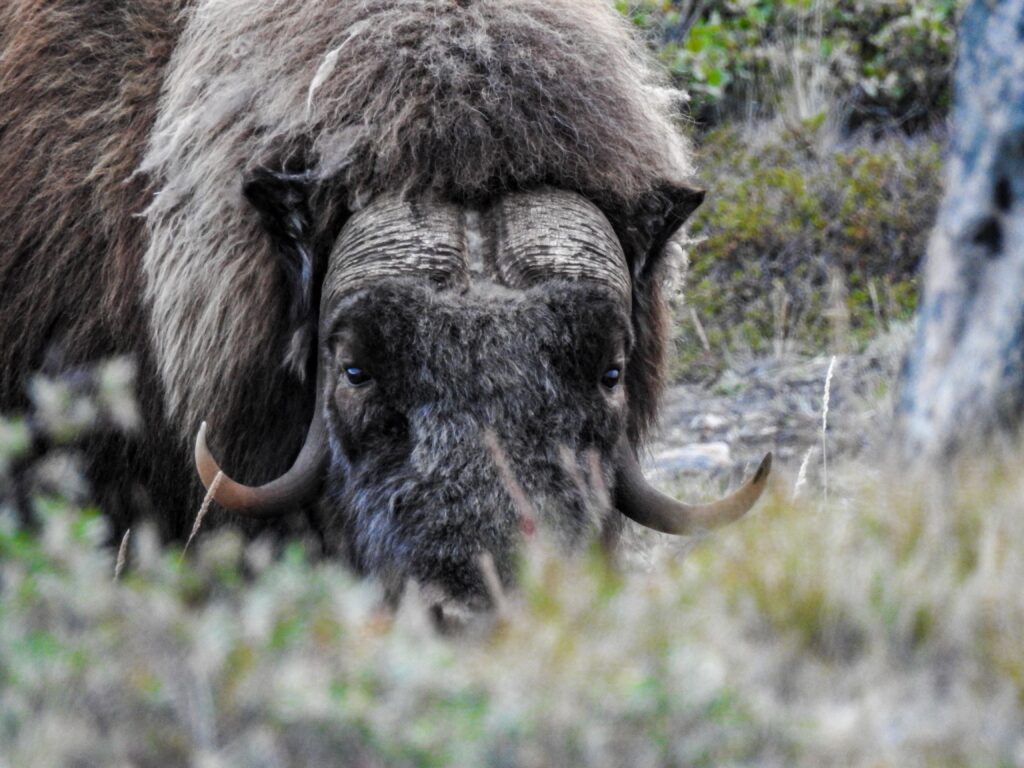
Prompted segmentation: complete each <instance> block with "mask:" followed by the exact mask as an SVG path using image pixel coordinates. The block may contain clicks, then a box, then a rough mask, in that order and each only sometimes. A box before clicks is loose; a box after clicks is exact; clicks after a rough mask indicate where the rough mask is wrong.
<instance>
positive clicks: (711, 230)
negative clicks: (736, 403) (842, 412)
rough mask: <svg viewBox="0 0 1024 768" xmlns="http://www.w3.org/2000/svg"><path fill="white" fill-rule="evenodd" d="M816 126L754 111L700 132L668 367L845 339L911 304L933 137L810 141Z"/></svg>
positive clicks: (866, 333) (852, 341)
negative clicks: (780, 121)
mask: <svg viewBox="0 0 1024 768" xmlns="http://www.w3.org/2000/svg"><path fill="white" fill-rule="evenodd" d="M821 131H823V129H822V128H821V127H820V125H819V124H817V123H815V122H810V123H805V124H803V125H801V126H799V127H797V128H791V129H784V130H782V131H781V132H780V131H778V130H776V129H773V128H772V127H771V126H769V125H767V124H765V125H762V126H761V127H760V129H758V131H754V130H753V129H746V130H744V129H738V128H723V129H719V130H717V131H714V132H712V133H711V134H709V135H708V136H707V137H706V138H705V140H704V146H703V152H704V156H703V158H702V163H701V166H702V170H701V174H702V177H703V179H704V182H705V183H706V185H707V186H708V188H709V195H708V199H707V201H706V202H705V204H704V206H703V207H702V208H701V209H699V210H698V212H697V214H696V215H695V216H694V218H693V220H692V224H691V228H690V231H691V235H692V236H693V237H694V238H695V239H696V240H697V242H696V243H695V244H694V245H693V246H692V247H691V249H690V259H691V264H690V270H689V273H688V276H687V280H686V285H685V292H684V295H685V307H684V310H685V311H684V312H683V313H682V314H681V315H680V317H679V323H678V335H677V343H678V349H679V352H680V359H679V370H678V371H677V372H678V373H680V374H686V375H688V376H690V377H691V378H694V377H696V378H700V377H703V376H708V375H711V374H714V373H715V372H717V370H718V368H719V367H720V365H721V360H722V353H723V352H724V351H730V350H749V351H753V352H769V351H773V350H775V351H778V350H779V348H780V346H781V345H783V344H784V345H785V346H786V347H787V348H796V349H798V350H805V351H812V352H813V351H820V350H823V349H825V348H826V347H827V348H830V349H833V350H835V349H836V348H837V347H838V348H840V349H841V348H850V347H859V346H861V345H862V344H863V343H864V342H866V341H867V340H869V339H870V338H872V337H873V336H874V335H876V334H877V332H878V331H879V330H883V329H884V327H886V326H887V325H888V324H889V323H891V322H893V321H902V320H906V319H908V318H909V317H910V316H911V315H912V314H913V311H914V309H915V305H916V296H917V290H916V276H915V272H916V268H917V265H918V262H919V261H920V259H921V257H922V256H923V254H924V251H925V248H926V244H927V238H928V233H929V230H930V228H931V224H932V221H933V218H934V215H935V210H936V207H937V205H938V200H939V195H940V186H941V184H940V172H941V149H940V143H939V142H938V141H936V140H934V139H925V138H919V139H915V140H908V139H906V138H903V137H899V136H889V137H886V138H882V139H877V140H871V139H864V138H862V139H860V140H858V141H855V142H851V143H849V144H848V145H846V146H840V147H838V148H834V149H832V148H830V149H828V150H821V149H819V148H818V146H819V144H820V143H821V142H820V141H819V138H820V137H819V133H820V132H821ZM694 314H695V315H696V320H694V319H693V316H694ZM697 323H699V324H700V325H701V328H700V329H698V328H697Z"/></svg>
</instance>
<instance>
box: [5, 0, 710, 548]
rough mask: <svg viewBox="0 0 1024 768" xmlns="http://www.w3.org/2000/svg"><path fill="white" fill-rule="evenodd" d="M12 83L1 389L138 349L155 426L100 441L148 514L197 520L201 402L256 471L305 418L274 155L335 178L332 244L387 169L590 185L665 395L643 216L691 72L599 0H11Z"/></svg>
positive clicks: (681, 151) (283, 447)
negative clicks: (265, 205)
mask: <svg viewBox="0 0 1024 768" xmlns="http://www.w3.org/2000/svg"><path fill="white" fill-rule="evenodd" d="M0 105H2V108H0V178H2V179H3V180H4V183H3V185H0V297H2V298H0V408H2V409H12V408H18V407H21V406H23V405H24V404H25V401H24V394H23V393H24V388H25V384H26V379H27V377H28V376H29V375H30V374H31V373H32V372H33V371H36V370H39V369H48V370H51V371H53V370H60V369H63V368H66V367H69V366H74V365H78V364H82V363H86V362H89V361H92V360H96V359H98V358H101V357H103V356H107V355H112V354H121V353H130V354H133V355H134V356H135V357H136V358H137V360H138V362H139V366H140V368H139V371H140V376H139V396H140V400H141V404H142V407H143V414H144V417H145V426H144V429H143V430H142V433H141V434H139V435H136V436H135V437H134V438H132V439H130V440H124V439H118V440H114V441H110V440H104V441H102V442H100V443H97V444H95V445H93V446H91V447H90V457H91V458H90V461H91V467H90V469H91V474H92V475H93V479H94V481H96V482H97V484H98V486H99V488H100V492H101V494H102V496H103V498H102V499H101V501H102V502H103V503H105V504H106V505H107V506H108V508H109V509H111V510H112V511H113V512H114V514H115V516H118V515H120V519H122V520H125V521H126V520H128V519H129V518H130V517H131V516H132V515H133V514H135V513H137V512H138V511H139V510H140V509H141V510H148V509H155V510H157V511H158V513H159V515H158V516H159V517H160V519H161V520H162V523H163V525H164V527H165V530H166V531H167V532H168V533H170V534H175V533H180V532H181V530H182V526H183V524H184V521H185V519H186V518H187V516H188V515H189V514H190V504H191V503H192V502H193V501H194V496H195V493H196V492H197V490H198V485H197V483H196V482H195V480H194V478H193V476H192V472H191V467H190V461H189V447H190V444H191V441H192V439H193V437H194V435H195V431H196V429H197V427H198V425H199V422H200V421H201V420H202V419H209V420H211V422H212V424H211V427H212V429H211V433H212V434H213V435H215V436H217V440H218V443H219V445H215V446H214V447H215V448H218V449H219V450H220V451H221V452H222V455H224V457H225V465H226V466H227V467H228V468H229V469H230V470H231V471H232V472H233V473H234V474H235V475H236V476H238V477H239V478H241V479H243V480H249V481H262V480H265V479H267V478H269V477H271V476H274V475H275V474H277V473H278V472H280V471H281V470H282V469H283V468H284V467H286V466H287V464H288V463H289V460H290V459H291V457H292V456H294V454H295V452H296V451H297V449H298V446H299V444H300V443H301V441H302V437H303V433H304V430H305V426H306V424H307V423H308V421H309V414H310V412H311V409H312V392H311V387H310V383H309V378H310V377H309V372H308V370H307V368H308V356H307V355H306V354H305V352H304V351H303V349H302V348H299V349H296V344H297V342H296V338H297V336H296V329H295V327H294V325H293V323H291V322H290V320H289V318H290V317H291V315H290V312H291V309H292V308H291V307H290V304H291V302H293V301H294V296H293V294H292V286H290V284H289V279H288V276H287V275H286V274H284V273H283V271H282V268H281V264H280V261H279V258H278V255H277V254H276V253H275V249H274V244H273V240H272V238H271V237H269V236H268V233H267V231H266V230H265V228H264V227H263V225H262V224H261V219H260V216H259V214H258V212H257V211H256V210H255V209H254V208H253V206H252V205H251V204H250V203H249V201H247V199H246V197H245V195H244V194H243V179H244V178H246V176H247V174H251V173H252V172H253V171H254V170H257V169H259V168H285V169H297V170H298V169H301V170H304V171H308V172H310V173H311V174H312V175H313V176H314V177H315V178H316V179H317V180H318V182H319V183H318V184H317V186H316V189H315V191H314V196H313V201H312V211H313V215H314V222H315V227H316V231H317V237H319V238H321V239H324V240H330V239H331V238H333V237H334V236H335V235H336V234H337V231H338V229H339V227H340V226H341V224H342V223H343V221H344V219H345V215H346V213H347V212H348V211H351V210H354V209H357V208H358V207H360V206H361V205H363V204H365V202H366V201H367V200H369V199H371V198H372V197H373V196H374V195H376V194H378V193H381V192H385V191H393V190H402V191H406V192H407V193H409V194H417V193H419V192H422V191H424V190H428V189H429V190H432V191H434V192H437V193H439V194H441V195H443V196H446V197H449V198H452V199H456V200H468V201H473V200H481V199H487V198H492V197H494V196H496V195H500V194H501V193H502V192H504V191H507V190H510V189H521V188H528V187H530V186H534V185H538V184H548V185H553V186H557V187H561V188H564V189H569V190H574V191H577V192H580V193H582V194H583V195H585V196H587V197H589V198H590V199H591V200H593V201H594V202H595V203H596V204H597V205H598V206H599V207H600V208H601V209H602V210H603V211H604V212H605V214H606V215H607V216H608V218H609V220H610V221H611V222H612V224H613V225H614V226H615V228H616V231H617V232H618V233H619V234H620V237H621V238H622V240H623V243H624V245H625V246H626V252H627V257H628V258H629V259H630V261H631V267H632V270H633V273H634V288H633V290H634V324H635V326H636V327H635V332H636V334H637V339H638V352H637V357H638V362H637V366H638V367H639V368H643V369H645V370H646V372H645V373H642V374H638V380H643V381H645V382H646V383H645V387H646V390H647V391H646V392H645V393H644V396H642V397H641V396H637V397H636V398H635V400H636V406H635V408H636V410H637V413H636V415H635V418H634V429H633V436H634V438H636V437H638V436H639V434H640V433H641V432H642V429H643V426H644V425H645V424H646V423H647V422H648V421H649V419H650V417H651V415H652V414H653V408H654V401H655V398H656V393H657V388H658V382H659V375H660V371H661V369H662V351H663V347H664V331H663V327H662V326H663V322H662V311H661V299H660V298H659V297H658V296H657V283H658V274H657V273H658V270H657V269H656V265H654V264H653V263H648V262H650V257H651V254H649V253H645V252H643V251H642V249H641V248H631V247H630V243H631V239H630V238H631V236H632V234H634V224H635V221H636V220H637V218H638V217H642V216H643V215H644V214H645V212H646V210H647V209H648V208H650V206H651V205H652V200H654V201H657V199H658V194H659V192H658V191H659V190H660V189H663V188H665V187H666V186H673V185H679V184H682V183H685V182H686V180H687V179H688V178H689V177H690V175H691V173H692V169H691V166H690V162H689V152H688V148H687V146H686V144H685V142H684V140H683V139H682V138H681V136H680V134H679V132H678V130H677V126H676V125H675V94H674V93H673V92H672V91H671V90H669V89H667V88H666V87H665V86H664V84H663V83H662V82H661V80H660V78H659V77H658V75H657V74H656V70H655V69H654V68H652V66H651V64H650V63H649V61H648V59H647V56H646V54H645V53H644V51H643V49H642V47H641V46H639V45H638V43H637V42H636V41H635V40H634V39H633V37H632V35H631V32H630V30H629V28H628V25H627V24H626V22H625V21H624V20H622V19H621V18H620V17H619V16H618V14H616V13H615V12H614V11H613V10H612V8H611V7H610V5H608V4H606V3H604V2H601V0H587V1H586V2H581V1H580V0H516V2H509V1H508V0H461V1H457V0H304V1H303V2H287V3H286V2H280V1H276V2H274V1H271V0H195V1H191V0H175V1H173V2H172V0H130V1H128V0H121V1H117V0H49V1H48V2H42V1H41V0H10V1H9V2H7V3H6V4H4V6H3V7H2V8H0ZM655 204H656V203H655ZM268 438H269V440H268ZM119 510H120V511H119Z"/></svg>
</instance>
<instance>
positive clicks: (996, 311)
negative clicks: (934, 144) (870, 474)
mask: <svg viewBox="0 0 1024 768" xmlns="http://www.w3.org/2000/svg"><path fill="white" fill-rule="evenodd" d="M960 45H961V48H960V57H959V61H958V64H957V73H956V85H955V88H956V94H955V107H954V116H953V134H952V143H951V147H950V153H949V161H948V168H947V175H946V193H945V198H944V200H943V204H942V207H941V209H940V212H939V217H938V221H937V223H936V226H935V230H934V232H933V234H932V238H931V243H930V245H929V251H928V257H927V263H926V266H925V269H924V273H923V276H924V283H923V295H922V302H921V309H920V313H919V316H918V328H917V335H916V338H915V341H914V345H913V347H912V349H911V352H910V355H909V357H908V360H907V366H906V369H905V375H904V382H903V387H902V392H901V397H900V403H899V412H900V427H901V430H902V435H903V446H904V450H905V451H906V452H907V453H908V454H909V456H910V457H911V458H913V459H917V458H923V459H925V460H934V459H939V458H945V457H949V456H951V455H955V454H956V453H957V452H958V451H960V450H962V449H963V448H964V447H965V446H976V445H977V444H978V443H979V442H980V441H981V440H982V439H984V438H987V437H991V436H992V435H994V434H999V433H1002V434H1012V433H1014V432H1016V431H1017V430H1018V429H1019V427H1020V422H1021V416H1022V413H1024V409H1022V406H1024V205H1022V199H1024V0H975V1H974V2H973V3H972V4H971V5H970V7H969V8H968V10H967V12H966V14H965V16H964V19H963V24H962V28H961V44H960ZM896 204H898V201H897V203H896Z"/></svg>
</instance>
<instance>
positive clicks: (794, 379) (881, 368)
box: [645, 326, 911, 483]
mask: <svg viewBox="0 0 1024 768" xmlns="http://www.w3.org/2000/svg"><path fill="white" fill-rule="evenodd" d="M910 335H911V329H910V327H909V326H900V327H898V328H895V329H893V330H891V331H890V332H889V333H888V334H886V335H885V336H883V337H881V338H880V339H878V340H877V341H876V342H874V343H873V344H872V345H870V346H869V347H868V348H867V349H866V350H864V351H863V352H859V353H852V354H840V355H836V356H835V367H834V369H833V375H832V380H831V383H830V392H829V412H828V429H827V442H826V445H827V450H828V452H829V460H832V461H838V460H841V459H843V458H852V457H859V456H861V455H863V454H864V453H865V452H874V451H876V450H880V449H881V448H883V447H884V445H885V441H886V437H887V435H888V434H889V430H890V427H891V423H892V411H893V396H894V393H895V389H896V381H897V379H898V376H899V368H900V364H901V360H902V356H903V351H904V350H905V349H906V345H907V343H908V342H909V340H910ZM831 361H832V357H831V356H829V355H823V356H819V357H813V358H808V357H806V356H799V355H795V354H783V355H780V356H772V357H762V358H748V359H737V360H735V361H733V362H732V364H731V365H730V366H729V368H728V369H727V370H726V372H725V373H724V374H723V375H722V376H721V377H720V378H719V379H718V380H717V381H716V382H714V383H712V384H709V385H700V384H678V385H675V386H673V387H671V388H670V389H669V391H668V392H667V393H666V395H665V399H664V401H663V407H662V414H661V426H660V429H659V431H658V433H657V434H656V436H655V439H654V440H653V442H652V444H651V448H650V451H649V454H648V456H647V458H646V461H645V466H646V468H647V469H648V471H649V472H651V473H652V475H653V476H654V477H660V479H662V480H668V481H677V482H679V483H685V481H686V479H687V478H688V477H690V476H708V474H709V473H710V474H711V476H712V477H720V478H722V479H723V481H730V482H737V481H738V480H739V478H740V476H741V475H742V474H743V473H744V472H747V471H749V470H750V469H751V468H753V467H755V466H756V465H757V462H759V461H760V460H761V457H762V456H764V454H765V453H766V452H768V451H772V452H773V453H774V457H775V464H774V466H775V472H776V474H778V475H780V476H786V477H790V479H792V480H793V481H795V478H796V476H797V473H798V472H799V468H800V465H801V464H802V463H803V461H804V459H805V458H807V457H808V452H810V458H809V459H808V461H807V471H808V472H809V473H810V476H811V479H813V477H814V474H815V473H817V472H819V471H820V465H821V450H822V404H823V399H824V389H825V379H826V377H827V374H828V369H829V365H830V364H831Z"/></svg>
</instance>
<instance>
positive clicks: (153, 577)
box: [0, 457, 1024, 766]
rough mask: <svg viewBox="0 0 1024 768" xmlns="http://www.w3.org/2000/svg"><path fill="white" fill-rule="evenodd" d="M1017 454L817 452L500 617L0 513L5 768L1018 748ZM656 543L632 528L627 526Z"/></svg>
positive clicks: (1014, 760)
mask: <svg viewBox="0 0 1024 768" xmlns="http://www.w3.org/2000/svg"><path fill="white" fill-rule="evenodd" d="M1016 466H1019V457H1017V458H1016V459H1015V460H1013V461H1009V460H1008V461H1006V462H1005V463H1001V464H998V465H997V466H996V467H995V468H993V469H982V468H980V467H975V468H973V469H969V470H964V471H963V472H962V473H961V475H960V476H958V477H956V478H955V480H953V481H952V482H951V483H950V487H949V489H946V490H944V491H942V490H940V489H934V488H927V487H925V486H921V485H915V484H906V483H904V484H900V485H897V484H894V483H892V482H891V480H890V479H887V478H879V477H876V476H874V475H873V473H871V472H869V471H866V468H864V467H860V466H846V467H845V469H842V470H839V471H837V472H834V473H830V475H831V476H832V477H833V481H832V482H833V483H834V487H832V489H831V493H830V498H831V499H832V502H831V504H830V506H829V507H827V508H825V507H823V506H822V502H821V499H820V498H818V497H815V496H813V495H811V496H810V497H808V498H807V499H806V500H804V501H798V502H794V501H793V500H792V499H791V498H790V494H789V487H790V483H791V478H782V479H777V481H776V486H775V490H774V493H773V494H772V495H771V497H770V498H769V499H768V500H767V503H763V504H762V505H761V506H760V507H759V508H758V510H757V511H756V512H755V513H753V515H752V516H751V517H750V518H749V519H747V520H745V521H742V522H741V523H738V524H736V525H734V526H733V527H731V528H729V529H727V530H725V531H723V532H722V533H720V534H718V535H716V536H715V538H714V539H713V540H709V541H706V542H704V543H701V544H698V545H697V546H696V547H695V548H694V549H693V550H692V551H691V552H690V554H689V555H688V556H686V557H684V556H683V554H682V552H681V551H680V549H679V547H678V545H677V543H676V542H673V541H671V540H667V539H661V537H655V538H656V539H657V540H658V542H659V543H658V544H657V545H656V546H655V547H654V549H653V550H651V551H649V552H647V553H646V558H645V560H646V562H647V564H648V565H647V568H646V569H641V570H639V571H631V570H627V571H625V572H621V571H618V570H615V569H610V568H609V567H608V565H607V563H606V562H605V560H604V559H603V557H602V556H601V555H599V554H598V553H593V554H592V555H590V556H587V557H582V558H578V559H575V560H566V559H564V558H562V557H559V556H556V555H554V554H553V553H552V552H550V551H548V550H547V549H545V548H544V547H543V546H542V545H541V546H537V547H535V548H533V549H531V550H530V551H529V552H528V553H527V555H526V557H525V558H524V562H523V566H522V580H523V587H522V590H521V591H520V593H518V594H517V595H514V596H513V599H512V601H511V609H510V614H509V616H508V617H507V618H506V620H505V621H504V622H501V623H498V624H495V625H486V626H481V627H479V628H477V629H476V631H472V632H470V633H469V635H467V636H466V637H462V638H454V639H445V638H440V637H438V636H437V635H436V634H435V633H434V632H433V631H432V630H431V628H430V624H429V621H428V619H427V616H426V614H425V612H424V611H423V610H422V608H421V607H420V605H419V603H418V602H417V600H416V596H415V595H414V594H410V595H407V596H406V600H405V603H404V605H403V608H402V610H401V611H400V612H399V614H398V616H397V617H395V618H394V619H391V618H387V617H386V616H384V614H382V613H381V612H379V611H378V608H377V606H378V600H379V594H378V592H377V590H376V588H375V587H374V586H373V585H372V584H368V583H366V582H357V581H354V580H353V579H352V577H350V576H349V575H348V574H347V573H346V572H345V571H344V570H343V569H342V568H340V567H339V566H337V565H334V564H330V563H313V562H310V561H308V560H307V559H306V558H305V557H304V556H303V554H302V551H301V549H300V548H299V547H297V546H291V547H289V548H288V549H287V550H286V551H285V552H284V554H283V555H282V556H280V557H274V556H273V555H272V553H271V549H270V546H269V545H268V544H266V543H260V542H257V543H254V544H249V545H244V544H243V542H242V541H241V540H240V539H239V538H238V537H237V536H236V535H235V534H233V533H231V532H227V531H221V532H218V533H215V534H211V535H207V536H206V537H205V538H202V539H200V541H199V542H198V543H199V547H198V551H197V553H196V555H195V556H194V557H190V558H189V559H187V560H184V561H182V560H181V558H180V553H179V552H178V551H176V550H175V549H173V548H171V549H161V548H160V547H159V546H158V545H157V543H156V541H155V539H154V538H153V535H152V534H151V533H149V532H146V531H144V530H140V531H137V532H136V533H135V534H134V536H133V539H134V543H133V545H132V547H131V560H132V568H131V570H130V571H129V572H128V574H127V576H126V577H125V578H124V579H123V580H122V581H121V582H118V583H114V582H112V580H111V574H112V573H113V558H114V553H113V552H112V551H110V550H108V549H104V548H102V547H101V546H99V543H100V542H101V541H102V540H103V539H104V536H105V532H104V526H105V523H104V521H103V519H102V517H100V516H99V515H97V514H96V513H95V512H91V511H88V510H85V511H74V510H70V509H68V508H66V507H65V506H64V505H61V504H57V503H49V504H45V505H44V506H43V508H42V515H43V520H44V523H43V527H42V529H41V532H40V534H39V535H38V536H32V535H29V534H27V533H25V532H23V531H19V530H17V529H16V528H15V526H14V524H13V519H12V518H11V516H10V515H4V516H3V517H0V583H2V585H3V586H2V591H0V764H3V765H11V766H35V765H39V766H43V765H45V766H61V765H76V766H93V765H95V766H100V765H115V764H132V765H143V766H144V765H162V766H166V765H218V766H235V765H237V766H253V765H325V764H337V760H338V756H339V755H344V756H346V761H345V762H346V764H350V765H409V766H440V765H482V764H486V765H507V766H532V765H594V766H605V765H607V766H618V765H650V766H673V765H808V766H817V765H864V766H908V765H928V766H959V765H964V766H966V765H1020V764H1021V761H1022V760H1024V730H1022V725H1024V594H1022V592H1021V589H1020V585H1021V584H1024V486H1022V483H1021V481H1020V479H1019V477H1018V476H1017V475H1018V473H1016V472H1015V471H1014V468H1015V467H1016ZM646 538H648V539H650V538H651V537H649V536H648V537H646Z"/></svg>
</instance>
